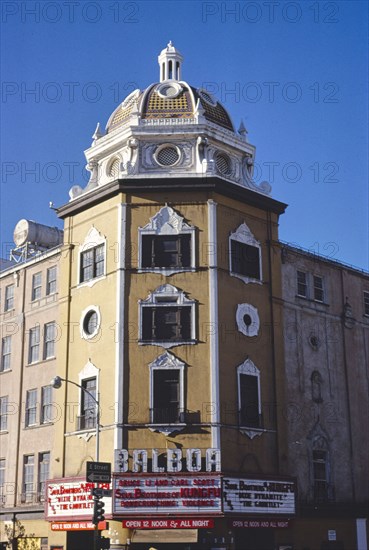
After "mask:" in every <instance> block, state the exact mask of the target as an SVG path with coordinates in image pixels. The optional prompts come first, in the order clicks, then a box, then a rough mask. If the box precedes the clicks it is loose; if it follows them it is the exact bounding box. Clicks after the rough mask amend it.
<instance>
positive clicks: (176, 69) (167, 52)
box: [158, 41, 183, 82]
mask: <svg viewBox="0 0 369 550" xmlns="http://www.w3.org/2000/svg"><path fill="white" fill-rule="evenodd" d="M158 61H159V66H160V82H164V81H165V80H181V78H182V61H183V57H182V55H181V54H180V53H179V51H178V50H176V48H175V47H174V46H173V44H172V41H170V42H169V44H168V45H167V47H166V48H164V50H162V51H161V53H160V55H159V57H158Z"/></svg>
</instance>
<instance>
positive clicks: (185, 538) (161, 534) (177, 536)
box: [131, 529, 198, 546]
mask: <svg viewBox="0 0 369 550" xmlns="http://www.w3.org/2000/svg"><path fill="white" fill-rule="evenodd" d="M197 534H198V530H197V529H142V530H140V529H139V530H137V531H134V532H133V534H132V537H131V542H132V544H134V543H135V542H147V543H151V544H152V545H154V546H155V542H197Z"/></svg>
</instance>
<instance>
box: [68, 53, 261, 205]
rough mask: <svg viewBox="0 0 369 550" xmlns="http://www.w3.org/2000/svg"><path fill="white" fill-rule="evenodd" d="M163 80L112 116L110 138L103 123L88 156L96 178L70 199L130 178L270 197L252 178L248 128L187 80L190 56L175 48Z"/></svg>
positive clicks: (163, 57) (166, 57) (165, 57)
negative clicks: (222, 184) (225, 187)
mask: <svg viewBox="0 0 369 550" xmlns="http://www.w3.org/2000/svg"><path fill="white" fill-rule="evenodd" d="M158 61H159V66H160V77H159V82H156V83H154V84H150V86H148V87H147V88H146V89H144V90H134V91H133V92H132V93H130V94H129V95H128V96H127V97H126V98H125V99H124V101H123V102H122V103H121V104H120V105H118V107H117V108H116V109H115V110H114V112H113V113H112V114H111V116H110V118H109V120H108V123H107V125H106V133H103V132H101V131H100V125H99V124H98V125H97V128H96V130H95V133H94V134H93V136H92V137H93V142H92V144H91V147H90V148H89V149H87V150H86V151H85V155H86V160H87V166H86V168H87V170H88V171H90V172H91V176H90V179H89V182H88V184H87V186H86V187H85V188H84V189H82V187H80V186H78V185H77V186H73V187H72V189H71V191H70V197H71V200H74V199H75V198H77V197H79V196H80V195H81V194H84V193H89V192H90V191H93V190H94V189H96V188H97V187H100V186H104V185H110V184H112V183H113V182H116V181H121V180H124V179H127V180H132V181H133V180H135V179H137V180H140V179H142V178H144V179H145V181H149V180H155V179H156V180H164V179H165V178H169V179H171V178H173V177H176V178H178V179H181V178H182V179H185V180H186V181H187V180H189V179H194V178H195V179H196V178H198V179H199V180H201V181H203V179H204V178H207V177H209V178H211V177H217V178H219V179H222V180H223V181H227V182H228V184H229V185H236V186H240V187H245V188H248V189H252V190H253V191H256V192H258V193H262V194H269V193H270V189H271V188H270V185H269V184H268V183H266V182H261V183H260V184H259V185H258V184H256V183H255V181H254V180H253V170H254V162H255V147H254V145H252V144H251V143H249V142H248V140H247V130H246V128H245V127H244V125H243V124H242V123H241V126H240V128H239V129H238V131H237V132H236V131H235V128H234V126H233V123H232V120H231V118H230V116H229V114H228V112H227V110H226V109H225V108H224V107H223V105H222V104H221V103H220V102H219V101H218V100H217V99H216V98H215V97H214V96H213V95H212V94H211V92H209V91H208V90H205V89H202V88H196V87H193V86H190V85H189V84H188V83H187V82H185V81H184V80H182V76H181V72H182V61H183V57H182V55H181V54H180V53H179V51H178V50H177V49H176V48H175V47H174V46H173V44H172V43H171V42H170V43H169V44H168V46H167V47H166V48H164V50H162V51H161V53H160V54H159V57H158Z"/></svg>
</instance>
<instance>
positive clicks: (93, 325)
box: [83, 309, 99, 338]
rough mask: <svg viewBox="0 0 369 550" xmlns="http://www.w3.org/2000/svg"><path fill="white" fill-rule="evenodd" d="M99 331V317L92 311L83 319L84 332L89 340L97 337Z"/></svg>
mask: <svg viewBox="0 0 369 550" xmlns="http://www.w3.org/2000/svg"><path fill="white" fill-rule="evenodd" d="M98 329H99V316H98V313H97V311H96V310H95V309H90V310H89V311H88V312H87V313H86V315H85V316H84V319H83V332H84V333H85V335H86V336H87V337H88V338H91V337H92V336H95V334H96V333H97V331H98Z"/></svg>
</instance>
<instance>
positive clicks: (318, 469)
mask: <svg viewBox="0 0 369 550" xmlns="http://www.w3.org/2000/svg"><path fill="white" fill-rule="evenodd" d="M327 458H328V457H327V451H313V475H314V499H315V500H327V499H328V496H329V491H328V489H329V483H328V464H327Z"/></svg>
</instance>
